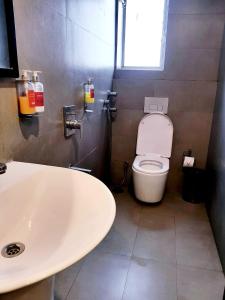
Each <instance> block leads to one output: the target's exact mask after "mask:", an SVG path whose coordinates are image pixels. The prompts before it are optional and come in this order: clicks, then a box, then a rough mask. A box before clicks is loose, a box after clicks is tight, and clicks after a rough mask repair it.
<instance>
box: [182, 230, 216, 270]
mask: <svg viewBox="0 0 225 300" xmlns="http://www.w3.org/2000/svg"><path fill="white" fill-rule="evenodd" d="M176 255H177V263H178V264H180V265H185V266H192V267H197V268H205V269H208V270H217V271H221V270H222V267H221V263H220V260H219V256H218V253H217V249H216V245H215V241H214V239H213V237H212V236H211V235H207V234H192V233H177V234H176Z"/></svg>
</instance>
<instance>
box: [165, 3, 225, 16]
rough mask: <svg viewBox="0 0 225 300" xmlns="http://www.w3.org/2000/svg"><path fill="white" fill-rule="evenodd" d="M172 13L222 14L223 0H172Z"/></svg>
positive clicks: (223, 11)
mask: <svg viewBox="0 0 225 300" xmlns="http://www.w3.org/2000/svg"><path fill="white" fill-rule="evenodd" d="M170 13H179V14H222V13H225V7H224V1H223V0H170Z"/></svg>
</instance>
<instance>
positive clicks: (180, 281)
mask: <svg viewBox="0 0 225 300" xmlns="http://www.w3.org/2000/svg"><path fill="white" fill-rule="evenodd" d="M224 284H225V281H224V275H223V273H222V272H216V271H207V270H203V269H195V268H190V267H179V268H178V270H177V289H178V292H177V293H178V300H222V299H223V292H224Z"/></svg>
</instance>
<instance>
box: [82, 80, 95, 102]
mask: <svg viewBox="0 0 225 300" xmlns="http://www.w3.org/2000/svg"><path fill="white" fill-rule="evenodd" d="M84 102H85V104H93V103H94V102H95V87H94V84H93V79H92V78H89V79H88V81H87V83H85V84H84Z"/></svg>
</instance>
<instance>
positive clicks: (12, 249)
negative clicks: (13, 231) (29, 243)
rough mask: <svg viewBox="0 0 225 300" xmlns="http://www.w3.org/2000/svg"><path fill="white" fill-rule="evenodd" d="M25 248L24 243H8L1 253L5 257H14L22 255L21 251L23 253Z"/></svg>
mask: <svg viewBox="0 0 225 300" xmlns="http://www.w3.org/2000/svg"><path fill="white" fill-rule="evenodd" d="M24 250H25V245H24V244H22V243H12V244H9V245H6V246H5V247H4V248H3V249H2V252H1V254H2V256H3V257H7V258H12V257H15V256H18V255H20V254H21V253H23V251H24Z"/></svg>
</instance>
